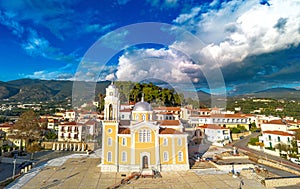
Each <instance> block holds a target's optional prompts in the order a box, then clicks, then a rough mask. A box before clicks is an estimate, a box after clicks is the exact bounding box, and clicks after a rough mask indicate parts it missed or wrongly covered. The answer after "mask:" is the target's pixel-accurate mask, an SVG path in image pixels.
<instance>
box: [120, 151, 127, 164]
mask: <svg viewBox="0 0 300 189" xmlns="http://www.w3.org/2000/svg"><path fill="white" fill-rule="evenodd" d="M121 159H122V162H126V161H127V152H122V158H121Z"/></svg>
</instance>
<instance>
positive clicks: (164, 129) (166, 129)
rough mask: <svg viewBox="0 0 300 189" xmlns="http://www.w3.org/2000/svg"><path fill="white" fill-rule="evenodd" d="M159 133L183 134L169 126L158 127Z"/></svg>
mask: <svg viewBox="0 0 300 189" xmlns="http://www.w3.org/2000/svg"><path fill="white" fill-rule="evenodd" d="M159 134H184V133H183V132H180V131H178V130H176V129H171V128H159Z"/></svg>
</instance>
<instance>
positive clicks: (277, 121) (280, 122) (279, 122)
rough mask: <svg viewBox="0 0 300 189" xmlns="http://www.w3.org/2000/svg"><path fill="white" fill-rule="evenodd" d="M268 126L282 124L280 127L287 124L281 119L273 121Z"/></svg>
mask: <svg viewBox="0 0 300 189" xmlns="http://www.w3.org/2000/svg"><path fill="white" fill-rule="evenodd" d="M266 124H280V125H285V123H283V122H282V120H281V119H276V120H271V121H269V122H266Z"/></svg>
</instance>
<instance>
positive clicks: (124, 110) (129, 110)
mask: <svg viewBox="0 0 300 189" xmlns="http://www.w3.org/2000/svg"><path fill="white" fill-rule="evenodd" d="M120 112H131V109H129V108H127V109H123V110H120Z"/></svg>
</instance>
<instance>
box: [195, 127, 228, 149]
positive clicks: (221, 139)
mask: <svg viewBox="0 0 300 189" xmlns="http://www.w3.org/2000/svg"><path fill="white" fill-rule="evenodd" d="M197 129H200V130H201V131H202V133H204V134H205V139H206V140H208V141H209V142H212V143H215V144H217V145H221V146H223V145H226V144H228V143H230V142H231V141H232V140H231V136H230V129H228V128H225V127H221V126H219V125H215V124H205V125H203V126H199V127H197Z"/></svg>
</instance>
